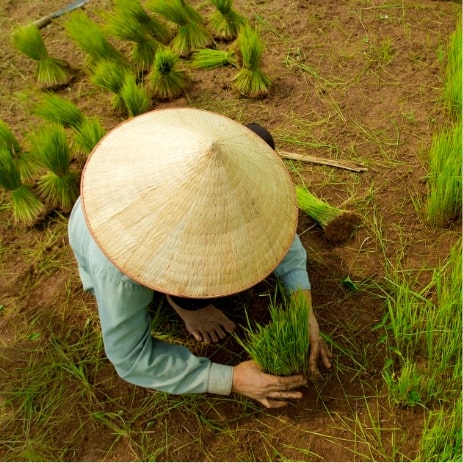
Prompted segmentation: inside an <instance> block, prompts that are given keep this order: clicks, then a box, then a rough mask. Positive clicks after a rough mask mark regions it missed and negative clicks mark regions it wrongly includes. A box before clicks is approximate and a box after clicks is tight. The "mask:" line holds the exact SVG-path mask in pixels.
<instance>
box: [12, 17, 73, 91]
mask: <svg viewBox="0 0 463 463" xmlns="http://www.w3.org/2000/svg"><path fill="white" fill-rule="evenodd" d="M11 41H12V44H13V46H14V47H15V48H17V49H18V50H19V51H20V52H21V53H24V54H25V55H26V56H28V57H29V58H31V59H33V60H34V61H37V67H36V70H35V77H36V79H37V82H39V83H41V84H44V85H49V86H55V85H60V84H64V83H66V82H68V81H69V78H70V68H69V65H68V63H67V62H66V61H64V60H61V59H57V58H53V57H52V56H50V55H49V54H48V51H47V48H46V46H45V42H44V41H43V39H42V36H41V35H40V31H39V29H38V28H37V26H36V25H35V24H29V25H28V26H24V27H19V28H17V29H15V30H14V32H13V34H12V36H11Z"/></svg>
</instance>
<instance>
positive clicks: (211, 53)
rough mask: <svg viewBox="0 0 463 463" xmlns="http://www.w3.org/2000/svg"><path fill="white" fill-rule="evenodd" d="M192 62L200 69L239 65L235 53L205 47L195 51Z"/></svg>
mask: <svg viewBox="0 0 463 463" xmlns="http://www.w3.org/2000/svg"><path fill="white" fill-rule="evenodd" d="M191 64H192V66H193V67H195V68H198V69H215V68H219V67H222V66H226V65H227V64H230V65H232V66H235V67H237V66H238V65H237V62H236V59H235V55H234V53H233V52H231V51H225V50H212V49H210V48H203V49H201V50H197V51H195V52H193V54H192V55H191Z"/></svg>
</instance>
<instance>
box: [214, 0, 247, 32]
mask: <svg viewBox="0 0 463 463" xmlns="http://www.w3.org/2000/svg"><path fill="white" fill-rule="evenodd" d="M211 3H212V4H213V5H214V6H215V8H216V10H215V11H214V12H213V13H211V14H210V15H209V26H210V27H211V29H212V31H213V33H214V36H215V37H216V38H218V39H223V40H234V39H236V37H237V36H238V33H239V30H240V28H241V27H242V26H244V25H245V24H246V19H245V18H244V17H243V16H241V15H240V14H239V13H237V12H236V11H235V10H234V9H233V0H211Z"/></svg>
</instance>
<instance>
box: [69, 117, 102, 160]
mask: <svg viewBox="0 0 463 463" xmlns="http://www.w3.org/2000/svg"><path fill="white" fill-rule="evenodd" d="M105 133H106V131H105V129H104V128H103V127H102V126H101V123H100V121H99V119H98V118H96V117H86V118H85V119H84V120H83V121H82V123H81V124H80V125H79V126H77V127H76V128H75V137H74V143H75V144H76V145H77V147H78V148H79V150H80V151H82V152H83V153H85V154H88V153H90V152H91V151H92V150H93V148H94V147H95V145H96V144H97V143H98V142H99V141H100V140H101V139H102V138H103V136H104V134H105Z"/></svg>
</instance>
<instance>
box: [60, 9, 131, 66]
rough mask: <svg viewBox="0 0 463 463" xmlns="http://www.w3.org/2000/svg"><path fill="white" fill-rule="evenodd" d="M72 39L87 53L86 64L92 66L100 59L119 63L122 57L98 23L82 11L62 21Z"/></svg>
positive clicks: (121, 61)
mask: <svg viewBox="0 0 463 463" xmlns="http://www.w3.org/2000/svg"><path fill="white" fill-rule="evenodd" d="M64 28H65V30H66V32H67V34H68V35H69V37H70V38H71V39H72V41H73V42H74V43H75V44H76V45H77V46H78V47H80V48H81V49H82V50H83V51H84V52H85V53H86V54H87V64H88V65H89V67H93V66H94V65H95V64H96V63H98V61H100V60H111V61H114V62H117V63H119V64H121V63H123V61H124V60H123V58H122V56H121V55H120V54H119V52H118V51H117V50H116V49H115V48H114V47H113V46H112V45H111V43H110V42H109V41H108V40H107V39H106V37H105V36H104V35H103V32H102V31H101V29H100V28H99V27H98V25H97V24H96V23H95V22H94V21H92V20H91V19H90V18H89V17H88V16H87V15H86V14H85V13H84V12H83V11H75V12H73V13H72V14H71V15H70V16H69V19H68V20H67V21H66V22H65V23H64Z"/></svg>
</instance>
